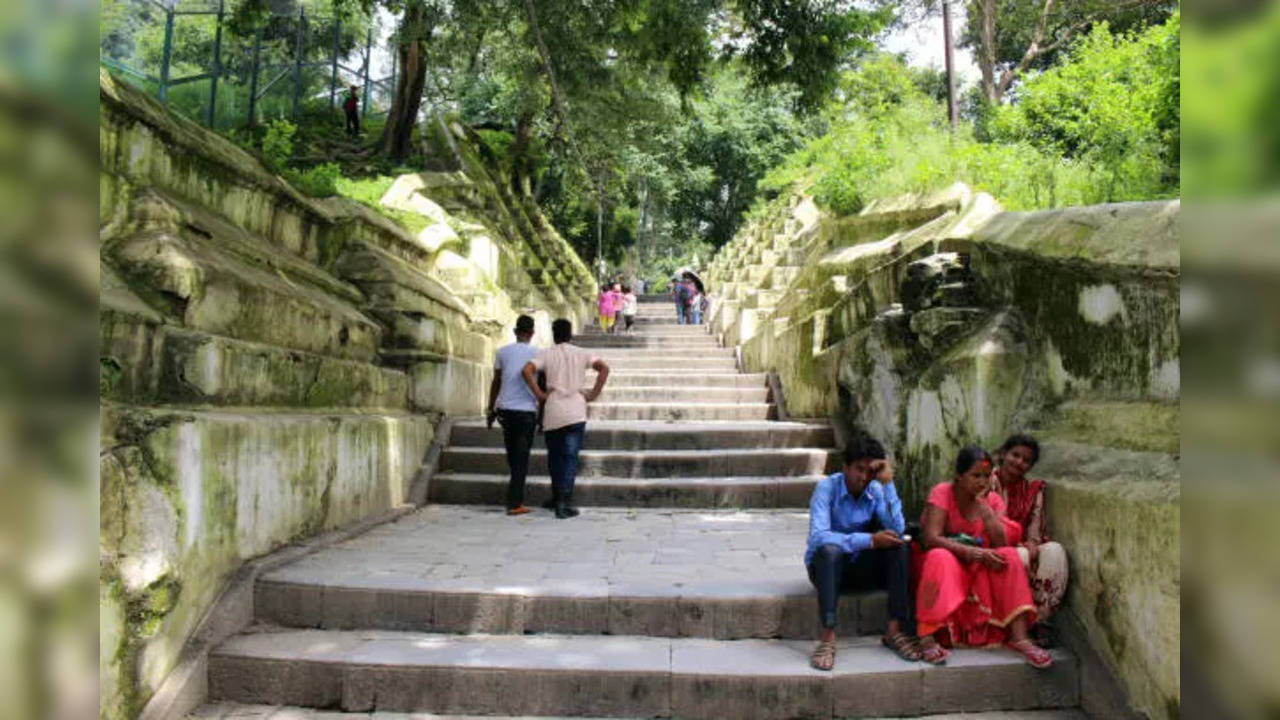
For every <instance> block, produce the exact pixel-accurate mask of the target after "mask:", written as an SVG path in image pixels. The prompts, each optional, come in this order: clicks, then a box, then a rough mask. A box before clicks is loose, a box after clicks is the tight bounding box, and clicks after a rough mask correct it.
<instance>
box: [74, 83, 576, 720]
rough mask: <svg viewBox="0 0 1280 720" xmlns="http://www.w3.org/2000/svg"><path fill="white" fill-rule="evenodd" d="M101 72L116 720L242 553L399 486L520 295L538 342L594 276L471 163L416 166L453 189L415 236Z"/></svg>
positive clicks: (463, 399) (106, 602)
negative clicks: (292, 178) (304, 185)
mask: <svg viewBox="0 0 1280 720" xmlns="http://www.w3.org/2000/svg"><path fill="white" fill-rule="evenodd" d="M100 80H101V82H100V90H101V122H100V151H101V164H100V167H101V172H100V196H101V201H100V217H99V221H100V228H101V232H100V237H101V270H102V272H101V276H102V284H101V288H102V289H101V312H100V326H101V351H100V369H101V373H100V387H101V398H102V412H101V447H100V459H101V543H100V558H101V580H102V582H101V601H102V609H101V628H102V630H101V633H102V634H101V641H102V642H101V676H100V679H101V699H102V700H101V715H102V717H107V718H126V717H130V718H131V717H136V716H137V715H138V714H139V713H140V712H141V711H142V710H143V708H144V706H145V705H146V703H147V702H148V699H149V698H151V697H152V695H153V694H154V693H156V692H157V690H158V689H159V688H161V687H162V685H164V683H165V682H166V679H167V678H169V677H170V676H171V674H173V672H174V669H175V667H176V665H177V664H178V662H179V658H180V656H181V654H182V652H183V649H184V646H185V645H186V644H187V642H188V640H189V639H190V638H191V637H192V633H193V631H195V629H196V628H197V626H198V625H199V624H200V623H201V621H202V618H203V617H204V616H205V615H206V613H207V612H208V610H209V608H210V607H211V605H212V604H213V603H214V601H215V599H216V598H217V597H218V595H219V593H220V592H222V590H223V588H224V585H225V583H226V582H227V579H228V578H229V577H230V576H231V574H232V573H233V572H235V571H236V570H237V568H239V567H240V566H241V565H242V563H244V562H245V561H246V560H248V559H250V558H254V557H256V556H260V555H263V554H265V553H268V552H271V551H273V550H275V549H277V548H279V547H281V546H282V545H284V544H287V543H290V542H292V541H296V540H299V539H302V538H306V537H309V536H312V535H315V534H316V533H320V532H323V531H326V530H330V529H333V528H339V527H343V526H348V525H351V524H352V523H355V522H358V521H361V520H365V519H368V518H371V517H374V516H377V515H379V514H381V513H385V512H387V511H389V510H391V509H393V508H396V507H397V506H401V505H402V504H404V503H405V502H407V498H408V496H409V488H410V484H411V482H412V481H413V480H414V477H415V474H416V473H417V472H418V469H419V467H420V466H421V464H422V462H423V457H424V455H425V454H426V451H427V448H428V446H429V445H430V444H431V442H432V440H433V437H434V436H435V428H436V424H437V422H438V420H439V419H440V417H441V416H442V415H444V414H462V415H468V414H469V415H476V414H479V413H480V412H481V409H482V407H483V403H484V402H485V401H486V393H487V389H488V383H489V378H490V373H491V370H490V368H491V366H492V355H493V350H494V348H495V347H496V346H497V345H498V344H499V343H502V342H506V341H507V340H508V338H509V337H510V328H511V325H512V321H513V320H514V317H515V315H516V314H517V313H519V312H531V313H533V314H535V315H536V316H537V318H538V320H539V325H540V327H541V329H543V330H544V331H546V332H545V333H544V336H545V337H547V338H549V336H550V332H549V325H550V320H551V318H552V317H555V316H568V317H574V318H578V317H582V316H583V315H585V313H586V311H587V309H588V308H589V307H590V303H591V300H592V294H593V293H592V281H591V277H590V273H589V271H588V270H587V269H586V267H585V266H583V265H582V263H581V261H580V260H578V258H577V257H576V255H575V254H574V253H573V251H572V250H571V249H570V248H569V246H568V244H567V243H565V242H564V240H563V239H561V238H560V237H559V236H558V235H556V234H555V232H554V230H552V229H551V228H550V226H549V224H547V223H546V222H545V219H542V218H541V217H540V216H538V215H537V214H536V208H533V207H530V206H529V205H528V204H526V203H524V202H523V201H522V200H521V199H519V198H513V197H512V196H511V194H510V193H505V194H504V193H502V192H499V190H498V189H497V188H496V186H495V185H494V183H493V181H492V179H491V178H489V177H488V175H487V171H486V170H485V169H484V168H483V166H482V165H479V164H473V165H471V166H470V167H469V168H466V172H454V173H426V174H423V176H422V178H425V179H423V180H421V181H420V182H418V183H417V184H416V186H414V188H413V189H412V190H411V191H409V192H406V193H404V194H403V195H404V196H406V197H407V196H410V195H412V196H413V197H415V198H417V200H418V201H419V203H420V204H422V205H423V206H424V207H425V204H426V203H434V202H435V201H433V200H432V197H435V198H436V199H437V200H439V201H440V203H442V204H445V205H448V204H450V202H451V199H452V198H454V196H455V195H456V192H457V188H458V187H466V188H467V190H466V192H467V193H468V198H469V202H465V203H454V209H453V211H452V212H450V211H445V210H443V209H440V212H438V213H433V214H432V215H430V216H429V217H426V216H424V217H426V220H425V221H424V222H425V225H426V228H425V229H424V230H422V231H420V232H417V233H411V232H409V231H407V230H406V229H405V228H403V227H401V226H400V225H398V224H396V223H394V222H392V221H390V220H388V219H387V218H386V217H384V216H382V215H381V214H379V213H377V212H374V211H373V210H372V209H370V208H366V207H364V206H361V205H359V204H357V203H354V202H351V201H348V200H345V199H342V198H328V199H324V200H317V199H313V198H309V197H305V196H303V195H301V194H300V193H298V192H297V191H296V190H294V189H293V188H292V187H290V186H289V185H288V184H287V183H285V182H284V181H283V180H281V179H280V178H279V177H277V176H275V175H274V174H273V173H272V172H270V171H269V170H268V169H267V168H266V167H264V166H263V165H262V164H261V163H259V162H258V161H257V160H256V159H255V158H254V157H253V156H252V155H250V154H249V153H246V152H244V151H243V150H241V149H240V148H238V147H237V146H235V145H234V144H232V143H230V142H228V141H227V140H225V139H224V138H222V137H220V136H218V135H216V134H214V133H211V132H209V131H207V130H205V129H203V128H201V127H199V126H198V125H196V124H194V123H192V122H190V121H187V120H185V119H183V118H180V117H177V116H174V115H172V114H170V113H168V112H167V111H166V110H165V109H164V108H163V107H161V106H160V105H159V104H158V103H156V102H155V101H153V100H152V99H150V98H149V97H146V96H145V95H143V94H142V93H140V92H138V91H136V90H134V89H133V88H131V87H130V86H128V85H126V84H123V83H119V82H117V81H116V80H115V79H113V78H112V77H110V76H109V75H107V74H105V73H103V74H102V75H101V78H100ZM455 130H456V131H457V132H459V133H460V139H459V144H460V146H461V147H463V148H466V147H467V142H468V141H467V138H466V137H465V133H463V132H462V130H460V129H455ZM477 176H478V177H477ZM412 177H418V176H412ZM442 178H443V180H442ZM410 184H411V185H412V184H413V183H410ZM437 207H439V206H437ZM440 238H445V239H446V240H447V242H441V241H440ZM193 676H195V677H196V678H197V679H196V680H195V682H201V680H200V678H199V677H198V676H199V673H195V674H193Z"/></svg>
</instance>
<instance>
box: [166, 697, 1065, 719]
mask: <svg viewBox="0 0 1280 720" xmlns="http://www.w3.org/2000/svg"><path fill="white" fill-rule="evenodd" d="M1015 713H1016V714H1015ZM342 715H343V713H338V712H337V711H334V710H316V709H314V708H304V707H298V706H296V705H248V704H244V703H233V702H227V701H218V702H212V703H208V704H206V705H203V706H201V707H199V708H197V709H196V710H195V711H194V712H192V713H191V714H189V715H186V716H185V717H183V718H182V720H231V719H232V718H234V719H235V720H336V719H337V718H340V717H341V716H342ZM359 717H360V718H367V720H406V718H405V717H404V715H403V714H402V713H391V712H377V711H375V712H372V713H359ZM352 720H355V718H354V717H353V718H352ZM419 720H606V719H605V718H600V717H594V718H586V717H571V716H568V715H554V716H553V715H537V716H533V715H520V716H515V715H486V716H484V717H483V719H482V718H479V717H477V716H475V715H434V714H433V715H430V716H420V718H419ZM611 720H646V719H645V718H639V717H632V718H613V719H611ZM868 720H890V719H889V718H869V719H868ZM917 720H1089V719H1088V716H1087V715H1085V714H1084V713H1083V712H1082V711H1080V710H1074V709H1070V710H1022V711H1014V712H1006V711H1003V710H995V711H992V712H981V713H963V714H953V713H946V714H943V715H921V716H920V717H919V718H917Z"/></svg>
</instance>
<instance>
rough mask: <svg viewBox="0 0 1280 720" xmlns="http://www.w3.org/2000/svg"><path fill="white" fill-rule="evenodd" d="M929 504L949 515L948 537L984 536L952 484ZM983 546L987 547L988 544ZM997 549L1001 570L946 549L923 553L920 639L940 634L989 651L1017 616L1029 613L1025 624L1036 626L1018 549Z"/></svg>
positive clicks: (954, 643)
mask: <svg viewBox="0 0 1280 720" xmlns="http://www.w3.org/2000/svg"><path fill="white" fill-rule="evenodd" d="M926 502H927V503H928V504H930V505H933V506H934V507H937V508H940V509H941V510H942V511H944V512H945V513H946V514H947V520H946V524H945V525H944V527H943V532H944V533H945V534H947V535H952V534H955V533H967V534H969V535H971V536H974V537H977V536H981V535H983V534H984V531H983V526H982V520H980V519H975V520H965V519H964V517H963V516H962V515H961V514H960V509H959V507H957V505H956V499H955V493H954V490H953V488H952V484H951V483H949V482H946V483H940V484H938V485H936V486H935V487H934V488H933V490H931V491H930V492H929V499H928V500H927V501H926ZM1007 529H1008V528H1007V527H1006V530H1007ZM984 545H985V546H988V547H989V545H988V544H987V543H986V542H984ZM994 549H995V550H996V552H998V553H1000V555H1001V556H1003V557H1004V561H1005V568H1004V569H1003V570H990V569H988V568H987V567H986V566H985V565H983V564H981V563H978V562H969V563H964V562H961V561H960V560H959V559H958V558H957V557H956V556H955V554H953V553H952V552H951V551H950V550H946V549H944V548H933V549H931V550H929V551H928V552H926V553H925V554H924V563H923V565H922V568H921V571H920V585H919V590H918V591H917V592H916V623H917V625H918V634H919V635H921V636H925V635H933V634H935V633H938V635H939V639H940V641H941V642H942V643H943V644H944V645H951V646H965V647H990V646H998V645H1002V644H1004V641H1005V639H1006V636H1007V634H1008V633H1007V630H1006V628H1008V626H1009V623H1011V622H1013V620H1014V619H1015V618H1017V617H1018V616H1019V615H1022V614H1023V613H1026V614H1027V623H1028V624H1030V623H1032V622H1035V619H1036V609H1035V605H1034V603H1033V602H1032V600H1031V586H1030V584H1029V583H1028V582H1027V571H1026V570H1025V569H1024V568H1023V567H1022V561H1021V560H1019V559H1018V552H1017V550H1015V549H1014V548H1012V547H1007V546H1006V547H1000V548H994Z"/></svg>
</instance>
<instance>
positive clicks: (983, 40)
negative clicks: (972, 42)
mask: <svg viewBox="0 0 1280 720" xmlns="http://www.w3.org/2000/svg"><path fill="white" fill-rule="evenodd" d="M973 5H974V6H976V8H975V9H976V14H977V16H978V17H977V21H978V28H979V29H978V52H977V57H975V58H974V59H975V60H977V62H978V69H979V70H981V71H982V94H983V96H984V97H986V98H987V102H989V103H991V104H992V105H999V104H1000V88H999V86H997V85H996V0H975V1H974V3H973ZM971 17H972V16H971Z"/></svg>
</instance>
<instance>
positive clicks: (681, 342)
mask: <svg viewBox="0 0 1280 720" xmlns="http://www.w3.org/2000/svg"><path fill="white" fill-rule="evenodd" d="M573 344H574V345H577V346H579V347H585V348H619V349H628V348H633V349H644V348H651V349H655V350H656V349H665V350H667V351H668V352H671V353H679V352H691V353H698V352H702V351H703V350H709V349H713V348H719V347H720V343H719V342H717V341H716V339H715V338H713V337H711V336H710V335H703V334H698V335H670V336H663V337H655V336H653V335H579V336H578V337H576V338H574V343H573Z"/></svg>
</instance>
